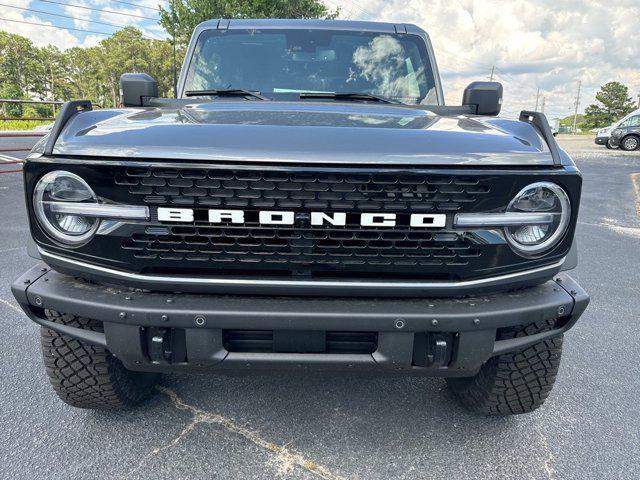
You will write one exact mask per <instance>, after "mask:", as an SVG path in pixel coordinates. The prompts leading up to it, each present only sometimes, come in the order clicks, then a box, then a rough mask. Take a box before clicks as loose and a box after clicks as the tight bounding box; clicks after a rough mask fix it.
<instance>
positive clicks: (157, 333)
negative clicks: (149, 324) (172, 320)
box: [146, 328, 186, 365]
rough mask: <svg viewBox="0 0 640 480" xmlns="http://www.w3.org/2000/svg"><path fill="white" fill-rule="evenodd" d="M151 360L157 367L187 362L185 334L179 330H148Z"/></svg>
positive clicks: (148, 350)
mask: <svg viewBox="0 0 640 480" xmlns="http://www.w3.org/2000/svg"><path fill="white" fill-rule="evenodd" d="M146 343H147V353H148V355H149V360H151V363H153V364H155V365H166V364H169V363H178V362H184V361H186V345H185V333H184V330H183V329H179V328H147V329H146Z"/></svg>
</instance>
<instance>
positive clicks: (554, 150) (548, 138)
mask: <svg viewBox="0 0 640 480" xmlns="http://www.w3.org/2000/svg"><path fill="white" fill-rule="evenodd" d="M519 120H520V121H521V122H526V123H528V124H530V125H533V127H535V128H537V129H538V131H539V132H540V134H541V135H542V138H544V141H545V142H547V145H548V146H549V151H550V152H551V158H553V164H554V165H555V166H556V167H561V166H562V158H560V148H559V147H558V142H556V139H555V137H554V136H553V132H552V131H551V127H550V126H549V121H548V120H547V116H546V115H545V114H544V113H540V112H532V111H529V110H523V111H521V112H520V119H519Z"/></svg>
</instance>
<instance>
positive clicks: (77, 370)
mask: <svg viewBox="0 0 640 480" xmlns="http://www.w3.org/2000/svg"><path fill="white" fill-rule="evenodd" d="M46 315H47V318H48V320H50V321H52V322H55V323H61V324H64V325H68V326H70V327H75V328H83V329H86V330H93V331H99V332H101V331H102V324H101V323H100V322H98V321H97V320H91V319H89V318H81V317H75V316H73V315H63V314H60V313H58V312H54V311H52V310H47V311H46ZM40 341H41V345H42V356H43V358H44V365H45V368H46V370H47V375H48V376H49V381H50V383H51V385H52V386H53V389H54V390H55V392H56V393H57V394H58V396H59V397H60V399H61V400H62V401H63V402H65V403H67V404H69V405H71V406H72V407H78V408H90V409H99V410H101V409H110V408H123V407H129V406H133V405H137V404H139V403H141V402H142V401H144V400H145V399H146V398H148V397H149V396H150V395H151V393H152V392H153V386H154V385H155V384H156V383H157V381H158V379H159V375H157V374H150V373H140V372H131V371H129V370H127V369H126V368H125V367H124V366H123V365H122V362H121V361H120V360H118V359H117V358H115V357H114V356H113V355H112V354H111V353H110V352H109V351H108V350H106V349H105V348H102V347H98V346H94V345H88V344H85V343H82V342H80V341H79V340H76V339H74V338H71V337H68V336H66V335H61V334H59V333H57V332H55V331H53V330H50V329H48V328H45V327H42V328H41V329H40Z"/></svg>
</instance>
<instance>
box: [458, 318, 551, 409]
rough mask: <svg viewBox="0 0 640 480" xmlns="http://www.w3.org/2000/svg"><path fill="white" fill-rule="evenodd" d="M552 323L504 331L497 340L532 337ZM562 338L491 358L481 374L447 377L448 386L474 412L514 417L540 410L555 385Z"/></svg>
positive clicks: (549, 326)
mask: <svg viewBox="0 0 640 480" xmlns="http://www.w3.org/2000/svg"><path fill="white" fill-rule="evenodd" d="M554 325H555V321H553V320H551V321H548V322H544V321H543V322H537V323H532V324H530V325H527V326H520V327H515V328H509V329H504V330H503V331H501V332H500V333H499V335H498V339H499V340H504V339H507V338H515V337H522V336H526V335H533V334H536V333H540V332H543V331H545V330H550V329H552V328H554ZM561 354H562V335H558V336H557V337H553V338H550V339H548V340H545V341H543V342H540V343H536V344H535V345H532V346H531V347H528V348H525V349H523V350H519V351H515V352H511V353H505V354H503V355H499V356H497V357H493V358H491V359H490V360H489V361H488V362H487V363H485V364H484V365H483V366H482V368H481V369H480V372H479V373H478V374H477V375H476V376H474V377H469V378H448V379H447V383H448V385H449V388H450V389H451V391H452V392H453V394H454V395H455V396H456V397H457V399H458V400H459V401H460V402H461V403H462V405H464V406H465V407H467V408H468V409H469V410H471V411H473V412H474V413H478V414H482V415H513V414H520V413H528V412H532V411H533V410H535V409H537V408H538V407H540V406H541V405H542V404H543V403H544V401H545V400H546V398H547V397H548V396H549V393H550V392H551V389H552V388H553V383H554V382H555V379H556V375H557V373H558V368H559V366H560V356H561Z"/></svg>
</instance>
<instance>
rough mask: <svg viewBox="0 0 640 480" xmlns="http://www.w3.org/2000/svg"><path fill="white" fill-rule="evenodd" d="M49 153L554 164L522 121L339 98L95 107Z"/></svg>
mask: <svg viewBox="0 0 640 480" xmlns="http://www.w3.org/2000/svg"><path fill="white" fill-rule="evenodd" d="M53 153H54V154H56V155H64V156H80V155H82V156H92V157H116V158H123V157H124V158H128V159H170V160H217V161H229V162H277V163H291V162H295V163H297V164H314V163H317V164H323V165H326V164H348V165H354V164H362V165H364V164H367V165H372V164H373V165H376V164H378V165H487V164H491V165H553V159H552V156H551V153H550V152H549V149H548V146H547V145H546V143H545V142H544V140H543V139H542V137H541V136H540V135H539V134H538V133H537V132H536V130H535V129H534V128H533V127H532V126H531V125H529V124H527V123H525V122H519V121H515V120H506V119H501V118H494V117H491V118H479V117H473V118H471V117H465V116H455V117H449V116H447V117H443V116H438V115H435V114H433V113H431V112H428V111H424V110H421V109H418V108H410V107H401V106H395V105H390V104H389V105H387V104H384V105H380V104H363V103H340V102H309V103H307V102H277V101H273V102H267V101H264V102H261V101H250V100H240V101H215V102H207V103H201V104H190V105H187V106H185V107H183V108H179V109H169V108H144V109H143V108H136V109H120V110H93V111H89V112H82V113H79V114H77V115H75V116H74V117H73V118H72V119H71V120H70V121H69V122H68V124H67V125H66V126H65V128H64V129H63V131H62V133H61V135H60V136H59V137H58V140H57V141H56V144H55V147H54V150H53Z"/></svg>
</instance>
